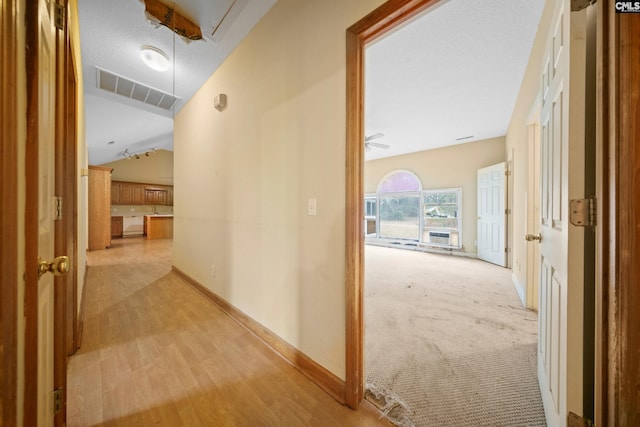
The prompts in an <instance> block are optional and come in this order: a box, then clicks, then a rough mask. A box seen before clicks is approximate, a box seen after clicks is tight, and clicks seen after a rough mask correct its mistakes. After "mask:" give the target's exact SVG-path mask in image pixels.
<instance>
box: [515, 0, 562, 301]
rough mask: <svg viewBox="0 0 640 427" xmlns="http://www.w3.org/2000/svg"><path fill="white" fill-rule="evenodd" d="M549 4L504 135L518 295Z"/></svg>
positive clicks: (521, 285)
mask: <svg viewBox="0 0 640 427" xmlns="http://www.w3.org/2000/svg"><path fill="white" fill-rule="evenodd" d="M552 12H553V0H546V3H545V6H544V9H543V12H542V18H541V20H540V26H539V27H538V32H537V34H536V38H535V41H534V45H533V49H532V51H531V55H530V57H529V63H528V65H527V70H526V72H525V75H524V78H523V80H522V85H521V87H520V92H519V94H518V98H517V101H516V105H515V107H514V109H513V114H512V116H511V121H510V123H509V127H508V129H507V135H506V153H507V154H506V155H507V158H509V159H510V160H511V169H512V175H511V180H510V188H511V191H510V195H511V196H512V197H511V198H510V200H509V208H510V209H511V212H512V217H511V218H512V223H511V231H510V233H509V235H510V236H511V238H510V239H509V245H510V249H511V254H512V263H511V266H512V269H513V281H514V285H515V286H516V289H518V292H519V293H520V295H521V296H522V295H524V294H525V293H526V292H525V291H526V286H527V284H526V282H527V245H526V242H525V240H524V236H525V234H527V233H528V232H529V230H528V229H527V227H526V224H525V222H526V221H527V219H528V218H529V216H528V213H527V208H528V206H529V203H530V201H529V200H528V198H529V193H530V191H531V190H530V189H529V187H528V174H529V165H528V163H529V156H528V138H527V135H528V126H529V125H530V124H531V123H532V120H533V118H534V116H535V111H536V109H539V107H536V105H537V104H538V103H539V99H538V93H539V90H540V78H541V77H540V76H541V72H542V56H543V54H544V48H545V39H546V35H547V32H548V31H549V26H550V25H551V23H550V21H551V14H552Z"/></svg>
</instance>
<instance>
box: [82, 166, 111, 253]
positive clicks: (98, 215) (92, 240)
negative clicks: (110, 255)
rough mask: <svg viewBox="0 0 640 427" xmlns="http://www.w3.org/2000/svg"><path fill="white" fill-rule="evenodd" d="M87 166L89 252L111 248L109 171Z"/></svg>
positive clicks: (99, 167) (101, 167)
mask: <svg viewBox="0 0 640 427" xmlns="http://www.w3.org/2000/svg"><path fill="white" fill-rule="evenodd" d="M112 170H113V169H111V168H106V167H103V166H89V193H88V208H89V209H88V210H89V218H88V220H89V224H88V225H89V236H88V240H89V241H88V244H89V250H91V251H93V250H98V249H104V248H106V247H109V246H111V171H112Z"/></svg>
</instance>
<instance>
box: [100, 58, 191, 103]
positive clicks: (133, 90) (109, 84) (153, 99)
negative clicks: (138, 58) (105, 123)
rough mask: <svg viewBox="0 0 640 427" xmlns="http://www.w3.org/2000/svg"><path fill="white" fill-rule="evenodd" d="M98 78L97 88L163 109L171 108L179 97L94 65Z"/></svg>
mask: <svg viewBox="0 0 640 427" xmlns="http://www.w3.org/2000/svg"><path fill="white" fill-rule="evenodd" d="M96 70H97V71H98V78H97V81H96V85H97V87H98V89H102V90H106V91H107V92H111V93H115V94H116V95H120V96H124V97H126V98H129V99H134V100H136V101H140V102H144V103H145V104H148V105H153V106H154V107H158V108H162V109H163V110H167V111H169V110H171V108H173V106H174V105H175V104H176V102H177V101H178V100H179V99H180V98H178V97H177V96H174V95H171V94H170V93H167V92H163V91H161V90H158V89H154V88H152V87H149V86H145V85H143V84H142V83H138V82H135V81H133V80H130V79H128V78H126V77H122V76H120V75H118V74H115V73H112V72H110V71H107V70H103V69H102V68H99V67H96Z"/></svg>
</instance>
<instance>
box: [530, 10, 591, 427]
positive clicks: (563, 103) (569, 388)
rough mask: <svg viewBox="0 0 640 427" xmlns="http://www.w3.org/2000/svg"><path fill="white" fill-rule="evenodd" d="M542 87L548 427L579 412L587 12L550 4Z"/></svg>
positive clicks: (542, 356)
mask: <svg viewBox="0 0 640 427" xmlns="http://www.w3.org/2000/svg"><path fill="white" fill-rule="evenodd" d="M554 4H555V10H554V14H553V20H552V22H551V26H550V30H549V34H548V36H547V45H546V50H545V52H546V53H545V60H544V61H543V64H544V68H543V70H542V76H541V80H540V81H541V82H542V88H541V97H542V109H541V115H540V117H541V153H540V168H541V171H540V181H541V188H540V198H541V201H540V240H539V243H540V253H539V256H540V262H539V265H540V274H539V281H540V283H539V301H538V303H539V311H538V327H539V334H538V379H539V382H540V390H541V392H542V398H543V402H544V407H545V414H546V417H547V423H548V425H549V426H566V425H567V416H568V414H569V412H574V413H576V414H578V415H581V414H582V394H583V390H582V387H583V384H582V380H583V373H582V365H583V354H582V352H583V339H582V337H583V299H584V296H583V292H584V290H583V288H584V280H583V259H584V243H583V240H582V233H583V232H582V230H581V229H578V228H576V227H573V226H571V225H570V223H569V200H570V199H571V198H577V197H583V196H582V194H583V193H584V148H585V146H584V93H585V92H584V89H585V79H584V74H585V54H584V52H585V44H584V40H585V39H586V33H585V27H586V26H585V23H586V19H585V17H586V11H584V10H583V11H582V12H571V10H570V1H569V0H559V1H556V2H555V3H554Z"/></svg>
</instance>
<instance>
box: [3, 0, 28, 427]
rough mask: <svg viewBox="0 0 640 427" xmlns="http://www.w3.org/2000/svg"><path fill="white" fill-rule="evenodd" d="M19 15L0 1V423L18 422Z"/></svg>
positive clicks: (12, 1) (11, 0) (7, 0)
mask: <svg viewBox="0 0 640 427" xmlns="http://www.w3.org/2000/svg"><path fill="white" fill-rule="evenodd" d="M21 18H22V16H21V14H20V13H19V6H18V4H17V1H16V0H2V3H0V29H1V31H2V33H1V34H0V40H1V41H0V57H1V58H2V64H0V73H1V74H0V92H1V93H2V97H0V117H2V123H3V125H2V126H0V152H2V155H1V156H0V200H2V209H0V227H2V239H0V277H1V279H0V284H1V285H2V288H1V289H0V296H1V298H0V327H1V328H2V338H1V340H2V344H1V345H0V363H1V364H2V365H1V366H0V372H1V373H2V374H1V375H0V393H1V395H0V405H2V408H1V411H2V417H1V418H0V424H2V425H17V424H18V393H17V392H18V366H19V363H18V342H19V341H20V339H19V337H18V334H19V330H18V292H19V290H18V289H19V287H20V286H21V283H22V282H20V279H19V277H20V275H19V271H20V266H21V260H20V250H19V241H20V237H19V236H20V235H21V234H22V231H23V230H24V229H23V228H21V224H20V221H19V216H20V214H21V212H22V210H21V208H20V207H19V197H18V195H19V194H20V190H19V182H20V178H19V173H18V171H19V170H20V168H19V158H20V155H19V150H20V148H19V147H20V146H21V145H23V144H24V124H23V123H22V122H21V120H20V118H19V115H20V114H21V113H24V111H23V110H22V107H23V106H24V105H23V104H21V103H20V102H19V99H20V89H21V87H20V86H19V84H18V82H19V81H20V77H19V76H20V75H21V73H22V72H23V70H21V69H19V67H18V60H19V58H21V55H20V53H19V52H20V51H21V49H23V48H24V43H23V42H21V39H20V28H21V27H22V20H21Z"/></svg>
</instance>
